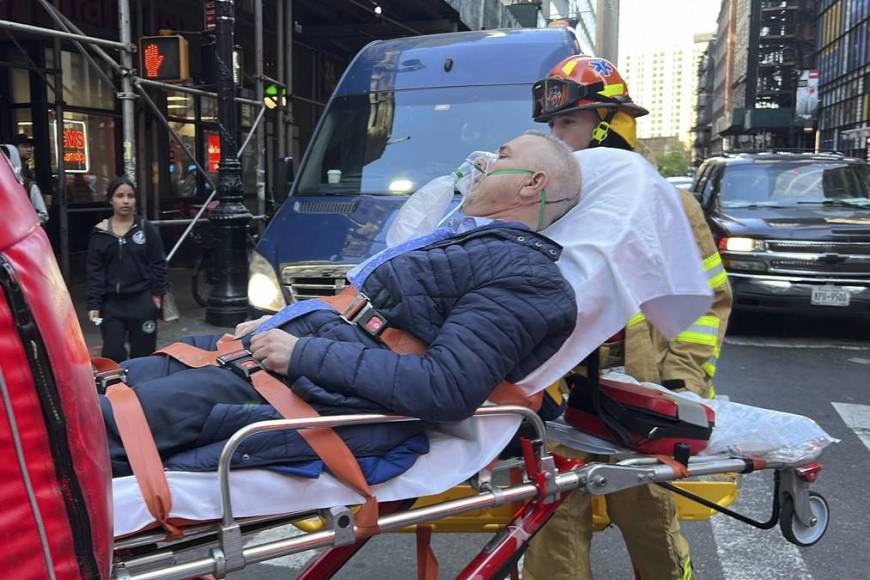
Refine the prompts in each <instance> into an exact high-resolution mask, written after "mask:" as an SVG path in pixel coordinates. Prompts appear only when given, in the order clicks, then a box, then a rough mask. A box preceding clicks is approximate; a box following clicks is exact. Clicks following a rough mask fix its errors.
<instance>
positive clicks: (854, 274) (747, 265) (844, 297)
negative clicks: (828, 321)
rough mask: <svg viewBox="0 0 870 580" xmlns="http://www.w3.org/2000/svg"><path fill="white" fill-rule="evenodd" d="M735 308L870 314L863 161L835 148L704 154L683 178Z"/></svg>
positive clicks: (868, 202) (868, 172)
mask: <svg viewBox="0 0 870 580" xmlns="http://www.w3.org/2000/svg"><path fill="white" fill-rule="evenodd" d="M692 191H693V192H694V193H695V195H696V196H697V197H698V199H699V201H700V202H701V205H702V206H703V207H704V212H705V214H706V215H707V221H708V223H709V224H710V229H711V230H712V231H713V236H714V237H715V239H716V242H717V244H718V247H719V253H720V254H721V255H722V260H723V263H724V265H725V269H726V270H727V272H728V278H729V280H730V281H731V285H732V287H733V289H734V297H735V300H734V305H735V308H738V309H742V310H766V311H773V312H786V311H788V312H794V311H801V312H807V313H823V314H828V315H830V314H834V315H852V316H865V317H866V316H870V166H868V164H867V163H865V162H864V161H862V160H860V159H854V158H848V157H843V156H840V155H835V154H815V155H814V154H794V153H755V154H747V153H742V154H736V155H729V156H725V157H715V158H711V159H708V160H707V161H705V162H704V164H703V165H702V166H701V168H700V170H699V171H698V174H697V178H696V179H695V182H694V184H693V185H692Z"/></svg>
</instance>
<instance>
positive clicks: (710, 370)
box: [701, 360, 716, 379]
mask: <svg viewBox="0 0 870 580" xmlns="http://www.w3.org/2000/svg"><path fill="white" fill-rule="evenodd" d="M701 368H702V369H704V372H705V373H707V376H708V377H710V378H711V379H712V378H713V377H715V376H716V363H712V362H710V361H709V360H708V361H707V362H705V363H704V364H702V365H701Z"/></svg>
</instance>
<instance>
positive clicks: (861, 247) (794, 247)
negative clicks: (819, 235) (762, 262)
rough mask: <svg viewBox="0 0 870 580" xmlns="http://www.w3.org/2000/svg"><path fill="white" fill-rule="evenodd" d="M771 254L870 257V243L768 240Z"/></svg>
mask: <svg viewBox="0 0 870 580" xmlns="http://www.w3.org/2000/svg"><path fill="white" fill-rule="evenodd" d="M767 248H768V250H770V251H771V252H785V253H792V252H802V253H803V252H806V253H810V254H859V255H860V254H864V255H868V256H870V242H827V241H825V242H805V241H800V240H768V242H767Z"/></svg>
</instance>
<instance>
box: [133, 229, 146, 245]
mask: <svg viewBox="0 0 870 580" xmlns="http://www.w3.org/2000/svg"><path fill="white" fill-rule="evenodd" d="M133 242H134V243H136V244H139V245H140V246H141V245H142V244H144V243H145V232H143V231H142V230H139V231H138V232H136V233H135V234H133Z"/></svg>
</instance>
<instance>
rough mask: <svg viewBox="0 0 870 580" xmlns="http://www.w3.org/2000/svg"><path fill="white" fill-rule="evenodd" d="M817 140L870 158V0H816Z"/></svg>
mask: <svg viewBox="0 0 870 580" xmlns="http://www.w3.org/2000/svg"><path fill="white" fill-rule="evenodd" d="M818 50H819V52H818V74H819V112H818V116H819V145H820V148H821V149H822V150H834V151H842V152H843V153H846V154H849V155H854V156H860V157H864V158H867V157H870V153H868V152H870V0H851V1H843V0H821V1H820V2H818Z"/></svg>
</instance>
